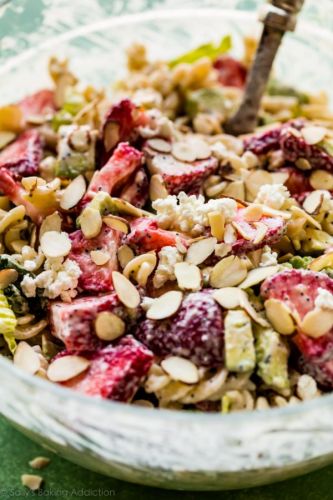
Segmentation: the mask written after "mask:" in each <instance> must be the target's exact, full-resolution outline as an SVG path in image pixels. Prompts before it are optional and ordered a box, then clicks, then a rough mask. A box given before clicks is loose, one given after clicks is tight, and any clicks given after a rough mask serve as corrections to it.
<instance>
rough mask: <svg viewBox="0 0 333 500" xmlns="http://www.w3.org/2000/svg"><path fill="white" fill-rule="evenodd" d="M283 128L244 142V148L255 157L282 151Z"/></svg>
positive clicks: (257, 135)
mask: <svg viewBox="0 0 333 500" xmlns="http://www.w3.org/2000/svg"><path fill="white" fill-rule="evenodd" d="M280 136H281V127H274V128H271V129H269V130H265V131H264V132H261V133H259V134H254V135H252V136H251V137H248V138H246V139H245V140H244V148H245V149H246V150H247V151H251V152H252V153H254V154H255V155H258V156H260V155H265V154H267V153H269V152H270V151H277V150H278V149H280Z"/></svg>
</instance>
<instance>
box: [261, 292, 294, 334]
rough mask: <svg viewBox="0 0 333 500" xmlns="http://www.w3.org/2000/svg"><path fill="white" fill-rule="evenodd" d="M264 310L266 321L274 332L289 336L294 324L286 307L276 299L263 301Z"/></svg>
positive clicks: (292, 331)
mask: <svg viewBox="0 0 333 500" xmlns="http://www.w3.org/2000/svg"><path fill="white" fill-rule="evenodd" d="M265 310H266V316H267V318H268V321H269V322H270V323H271V324H272V326H273V328H274V330H276V331H277V332H278V333H281V334H282V335H291V334H292V333H294V331H295V323H294V321H293V318H292V315H291V313H290V310H289V309H288V307H287V306H286V305H285V304H284V303H283V302H282V301H281V300H276V299H268V300H266V301H265Z"/></svg>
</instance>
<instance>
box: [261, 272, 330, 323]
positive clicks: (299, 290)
mask: <svg viewBox="0 0 333 500" xmlns="http://www.w3.org/2000/svg"><path fill="white" fill-rule="evenodd" d="M318 288H324V289H325V290H327V291H329V292H331V293H333V280H332V279H331V278H330V277H329V276H327V275H326V274H324V273H316V272H314V271H305V270H301V269H287V270H286V271H283V272H282V273H278V274H276V275H274V276H272V277H271V278H267V279H266V280H265V281H264V282H263V284H262V285H261V295H262V297H263V298H264V299H265V300H266V299H277V300H281V301H282V302H284V303H285V304H286V305H287V306H288V307H289V309H290V310H291V311H292V312H296V313H298V314H299V316H300V319H303V317H304V316H305V315H306V314H307V313H308V312H309V311H312V310H313V309H314V307H315V305H314V303H315V300H316V297H317V295H318Z"/></svg>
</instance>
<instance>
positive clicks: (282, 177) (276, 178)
mask: <svg viewBox="0 0 333 500" xmlns="http://www.w3.org/2000/svg"><path fill="white" fill-rule="evenodd" d="M271 177H272V184H284V183H285V182H286V181H287V180H288V179H289V174H288V173H287V172H271Z"/></svg>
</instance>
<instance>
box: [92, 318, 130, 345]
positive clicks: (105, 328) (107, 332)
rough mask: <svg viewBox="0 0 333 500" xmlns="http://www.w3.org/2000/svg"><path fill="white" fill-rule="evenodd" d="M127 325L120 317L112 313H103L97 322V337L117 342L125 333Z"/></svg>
mask: <svg viewBox="0 0 333 500" xmlns="http://www.w3.org/2000/svg"><path fill="white" fill-rule="evenodd" d="M125 329H126V325H125V323H124V322H123V320H122V319H121V318H119V316H117V315H116V314H113V313H112V312H110V311H103V312H100V313H99V314H98V315H97V318H96V320H95V331H96V335H97V337H98V338H99V339H101V340H108V341H109V342H111V340H115V339H117V338H118V337H120V336H121V335H123V334H124V333H125Z"/></svg>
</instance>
